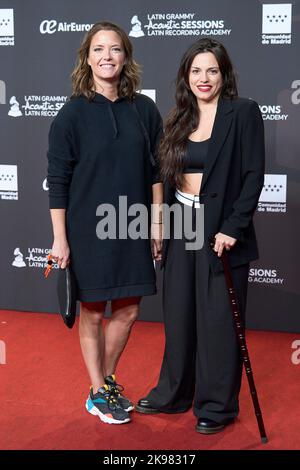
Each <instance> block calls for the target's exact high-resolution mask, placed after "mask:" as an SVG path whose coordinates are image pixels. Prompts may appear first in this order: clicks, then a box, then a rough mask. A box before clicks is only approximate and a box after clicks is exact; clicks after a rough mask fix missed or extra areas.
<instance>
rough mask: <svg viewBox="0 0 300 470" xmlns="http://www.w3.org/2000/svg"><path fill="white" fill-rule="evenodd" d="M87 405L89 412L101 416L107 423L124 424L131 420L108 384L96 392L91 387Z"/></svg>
mask: <svg viewBox="0 0 300 470" xmlns="http://www.w3.org/2000/svg"><path fill="white" fill-rule="evenodd" d="M85 407H86V409H87V411H88V412H89V413H91V414H92V415H94V416H99V418H100V419H101V421H103V422H104V423H107V424H124V423H128V421H130V417H129V414H128V413H127V412H126V411H125V410H123V408H122V407H121V406H120V405H119V403H118V400H117V399H116V397H115V396H114V394H113V393H112V391H111V390H110V388H109V387H108V385H103V387H101V388H99V390H98V392H97V393H95V394H93V391H92V387H91V390H90V395H89V397H88V399H87V401H86V404H85Z"/></svg>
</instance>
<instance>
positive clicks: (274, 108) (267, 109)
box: [259, 104, 289, 121]
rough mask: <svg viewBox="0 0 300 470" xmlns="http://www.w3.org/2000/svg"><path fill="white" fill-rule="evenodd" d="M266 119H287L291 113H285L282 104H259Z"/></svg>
mask: <svg viewBox="0 0 300 470" xmlns="http://www.w3.org/2000/svg"><path fill="white" fill-rule="evenodd" d="M259 108H260V111H261V114H262V118H263V120H264V121H287V119H288V117H289V115H288V114H283V112H282V106H280V105H265V104H263V105H259Z"/></svg>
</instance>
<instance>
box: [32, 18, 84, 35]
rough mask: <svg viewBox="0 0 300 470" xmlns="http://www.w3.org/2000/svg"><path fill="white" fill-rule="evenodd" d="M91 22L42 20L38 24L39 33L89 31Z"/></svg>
mask: <svg viewBox="0 0 300 470" xmlns="http://www.w3.org/2000/svg"><path fill="white" fill-rule="evenodd" d="M92 26H93V24H90V23H89V24H86V23H84V24H80V23H76V22H74V21H72V22H71V23H67V22H66V21H56V20H43V21H42V22H41V24H40V33H41V34H54V33H59V32H64V33H65V32H78V31H80V32H82V31H89V30H90V29H91V27H92Z"/></svg>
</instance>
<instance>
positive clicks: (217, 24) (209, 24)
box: [129, 13, 231, 38]
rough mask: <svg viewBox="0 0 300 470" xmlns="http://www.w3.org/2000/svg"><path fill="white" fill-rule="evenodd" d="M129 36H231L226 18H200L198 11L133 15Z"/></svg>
mask: <svg viewBox="0 0 300 470" xmlns="http://www.w3.org/2000/svg"><path fill="white" fill-rule="evenodd" d="M130 23H131V26H130V31H129V36H131V37H135V38H140V37H143V36H167V37H170V36H178V37H179V36H202V35H203V36H229V35H230V34H231V29H229V28H228V27H225V20H224V19H199V18H198V17H197V16H196V13H148V14H147V15H146V19H145V20H143V19H142V16H141V15H137V14H135V15H133V16H132V17H131V20H130Z"/></svg>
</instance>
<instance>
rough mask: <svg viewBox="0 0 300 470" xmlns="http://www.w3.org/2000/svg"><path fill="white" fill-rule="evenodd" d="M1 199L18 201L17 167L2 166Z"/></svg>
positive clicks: (0, 176) (0, 167) (0, 179)
mask: <svg viewBox="0 0 300 470" xmlns="http://www.w3.org/2000/svg"><path fill="white" fill-rule="evenodd" d="M0 199H2V200H15V201H17V200H18V167H17V165H0Z"/></svg>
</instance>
